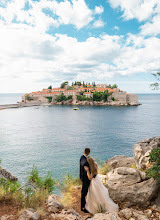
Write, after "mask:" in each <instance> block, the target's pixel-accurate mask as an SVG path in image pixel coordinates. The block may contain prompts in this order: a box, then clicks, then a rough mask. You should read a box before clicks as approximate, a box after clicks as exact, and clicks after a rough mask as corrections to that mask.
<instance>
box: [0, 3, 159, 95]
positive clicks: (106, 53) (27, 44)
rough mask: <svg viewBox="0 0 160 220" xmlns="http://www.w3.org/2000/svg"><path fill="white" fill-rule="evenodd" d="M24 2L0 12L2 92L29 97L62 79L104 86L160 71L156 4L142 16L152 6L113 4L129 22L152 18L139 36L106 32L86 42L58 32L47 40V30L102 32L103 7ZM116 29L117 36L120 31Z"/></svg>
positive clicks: (8, 5) (0, 74) (9, 6)
mask: <svg viewBox="0 0 160 220" xmlns="http://www.w3.org/2000/svg"><path fill="white" fill-rule="evenodd" d="M26 2H28V0H22V1H19V0H14V1H10V2H8V3H7V5H6V8H3V7H0V15H1V18H3V19H1V22H0V30H1V33H0V48H1V50H0V82H1V86H0V92H13V91H14V92H21V91H24V92H25V91H26V92H30V90H38V89H42V88H43V87H44V86H45V85H46V86H48V85H50V84H53V85H54V84H55V85H57V86H58V83H60V82H61V81H63V80H70V81H72V80H86V81H91V80H92V79H94V80H95V81H99V82H100V81H107V80H108V79H112V78H113V77H114V76H130V75H134V74H139V73H153V72H157V71H159V69H160V53H159V51H160V39H159V38H158V37H156V35H157V34H158V33H159V31H160V30H159V26H160V25H159V20H160V19H159V14H158V13H159V10H158V4H157V0H154V1H153V3H154V4H153V3H152V4H153V5H154V6H155V7H154V8H153V7H152V12H149V11H147V10H146V11H145V12H144V15H143V16H142V17H141V15H140V11H139V10H140V9H141V10H142V9H143V7H144V6H143V7H142V5H143V3H144V4H145V5H147V2H148V4H150V2H149V1H147V0H144V2H143V3H142V1H141V0H137V1H132V0H131V1H129V3H128V1H127V3H126V4H124V3H123V1H122V0H117V1H114V0H110V3H111V2H112V4H113V5H112V7H114V8H117V7H120V9H121V10H123V13H124V14H123V16H124V17H125V19H131V18H137V19H138V20H143V19H148V20H146V21H145V23H144V24H143V25H141V27H140V28H141V29H140V33H138V34H127V35H126V36H118V35H108V34H106V33H104V34H102V35H100V36H98V35H97V37H88V38H87V39H86V40H83V41H82V40H81V41H78V39H76V38H75V37H70V36H69V35H67V34H58V33H56V31H55V34H52V35H49V34H47V30H48V28H49V27H50V26H52V27H55V28H57V27H59V26H60V25H62V24H63V25H64V24H65V25H67V24H72V25H74V27H75V28H76V29H77V33H78V30H79V29H81V28H83V27H85V26H87V25H88V24H90V26H91V24H92V28H93V27H94V28H99V27H103V26H104V22H103V21H102V20H101V18H98V19H97V16H95V14H98V15H99V14H101V13H102V12H103V7H101V6H99V7H98V6H96V7H95V9H94V10H91V9H89V8H88V6H87V4H86V3H85V1H84V0H72V1H71V2H70V1H69V0H65V1H61V2H58V1H49V0H40V1H39V2H37V1H32V0H29V6H28V7H27V8H26ZM145 7H147V6H145ZM139 8H140V9H139ZM136 9H137V11H136ZM47 12H48V13H47ZM141 12H142V11H141ZM142 14H143V13H142ZM94 16H95V17H94ZM98 17H99V16H98ZM96 19H97V20H96ZM158 25H159V26H158ZM114 29H115V30H117V31H118V27H117V26H114ZM146 36H147V37H146ZM15 76H16V77H15Z"/></svg>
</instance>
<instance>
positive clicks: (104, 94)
mask: <svg viewBox="0 0 160 220" xmlns="http://www.w3.org/2000/svg"><path fill="white" fill-rule="evenodd" d="M108 96H110V93H108V90H105V91H104V93H103V94H102V99H103V100H104V101H105V102H107V101H108Z"/></svg>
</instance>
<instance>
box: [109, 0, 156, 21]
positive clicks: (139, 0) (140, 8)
mask: <svg viewBox="0 0 160 220" xmlns="http://www.w3.org/2000/svg"><path fill="white" fill-rule="evenodd" d="M109 3H110V5H111V6H112V7H113V8H119V9H120V10H121V11H123V15H122V16H123V18H124V19H125V20H130V19H134V18H136V19H137V20H138V21H145V20H146V19H149V18H151V17H152V15H154V14H155V13H157V11H158V10H157V7H158V6H159V4H160V3H159V0H153V1H150V0H136V1H135V0H129V1H124V0H109Z"/></svg>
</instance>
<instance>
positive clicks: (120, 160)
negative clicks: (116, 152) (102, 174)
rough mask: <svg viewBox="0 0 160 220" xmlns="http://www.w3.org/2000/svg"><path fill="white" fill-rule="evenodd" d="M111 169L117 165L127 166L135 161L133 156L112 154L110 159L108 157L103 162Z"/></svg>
mask: <svg viewBox="0 0 160 220" xmlns="http://www.w3.org/2000/svg"><path fill="white" fill-rule="evenodd" d="M105 163H106V164H107V165H108V166H109V167H110V168H111V169H115V168H118V167H129V168H131V166H132V165H133V164H134V163H135V162H134V158H133V157H128V156H114V157H112V158H110V159H108V160H107V161H106V162H105Z"/></svg>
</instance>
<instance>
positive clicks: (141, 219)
mask: <svg viewBox="0 0 160 220" xmlns="http://www.w3.org/2000/svg"><path fill="white" fill-rule="evenodd" d="M133 217H135V218H136V219H137V220H149V219H148V218H147V217H146V216H145V215H144V213H143V212H142V211H138V210H133Z"/></svg>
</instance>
